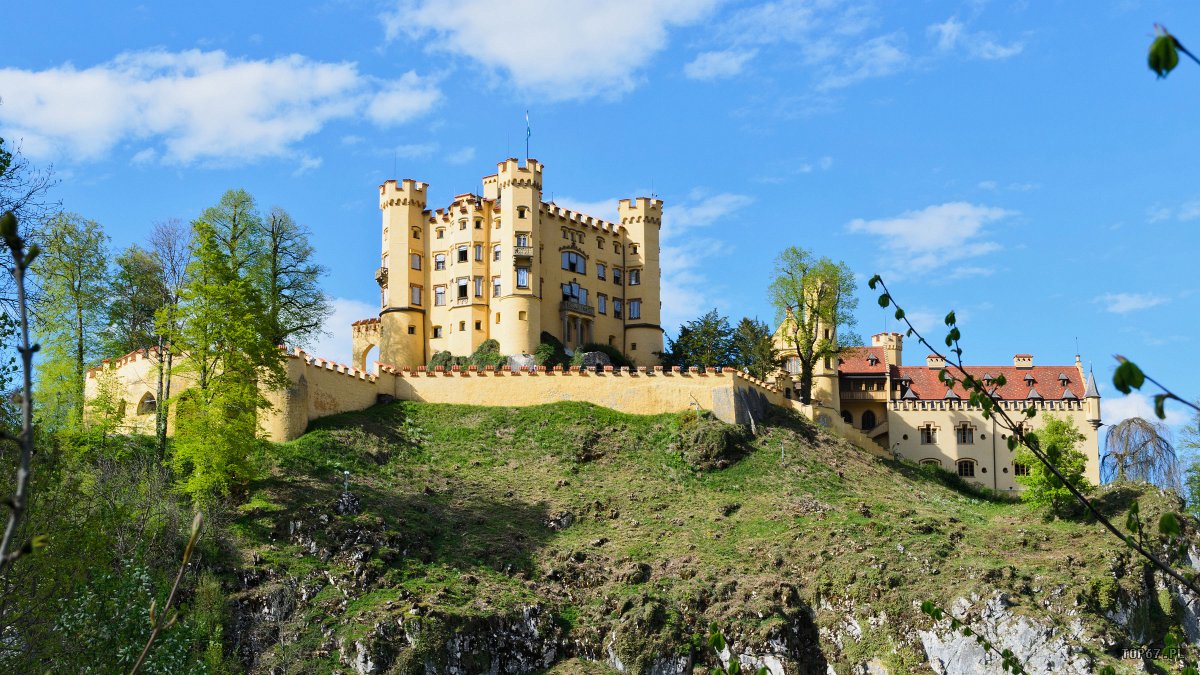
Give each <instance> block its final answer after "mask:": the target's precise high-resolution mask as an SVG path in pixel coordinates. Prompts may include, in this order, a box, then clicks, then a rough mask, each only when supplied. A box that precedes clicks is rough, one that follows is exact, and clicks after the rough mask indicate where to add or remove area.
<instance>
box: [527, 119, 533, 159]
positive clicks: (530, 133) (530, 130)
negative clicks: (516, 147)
mask: <svg viewBox="0 0 1200 675" xmlns="http://www.w3.org/2000/svg"><path fill="white" fill-rule="evenodd" d="M532 134H533V130H532V129H531V128H530V126H529V111H528V110H526V111H525V164H526V165H528V164H529V137H530V136H531V135H532Z"/></svg>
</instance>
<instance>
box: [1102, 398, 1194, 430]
mask: <svg viewBox="0 0 1200 675" xmlns="http://www.w3.org/2000/svg"><path fill="white" fill-rule="evenodd" d="M1166 412H1167V419H1166V420H1162V421H1165V422H1166V423H1167V425H1168V426H1172V427H1179V426H1181V425H1184V424H1187V423H1188V421H1189V418H1190V416H1189V415H1188V413H1187V411H1185V410H1184V409H1183V408H1182V407H1181V406H1178V405H1175V406H1172V405H1171V404H1170V403H1168V404H1167V406H1166ZM1100 415H1101V417H1102V418H1103V419H1104V425H1105V428H1107V429H1111V428H1112V427H1113V426H1115V425H1117V424H1118V423H1120V422H1121V421H1123V420H1127V419H1129V418H1130V417H1141V418H1144V419H1148V420H1150V421H1152V422H1157V421H1159V419H1158V416H1156V415H1155V414H1154V401H1153V399H1152V398H1151V396H1150V395H1147V394H1143V393H1141V392H1140V391H1135V392H1131V393H1129V394H1126V395H1124V396H1112V397H1104V398H1101V399H1100Z"/></svg>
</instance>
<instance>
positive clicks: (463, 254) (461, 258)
mask: <svg viewBox="0 0 1200 675" xmlns="http://www.w3.org/2000/svg"><path fill="white" fill-rule="evenodd" d="M458 262H460V263H465V262H467V247H466V246H459V247H458Z"/></svg>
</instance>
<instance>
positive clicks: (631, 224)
mask: <svg viewBox="0 0 1200 675" xmlns="http://www.w3.org/2000/svg"><path fill="white" fill-rule="evenodd" d="M662 206H663V203H662V200H661V199H650V198H647V197H638V198H637V199H632V200H630V199H622V200H621V201H620V202H619V203H618V205H617V210H618V212H619V214H620V221H621V225H622V226H623V227H624V228H625V231H626V236H627V238H628V240H627V241H626V242H625V247H624V251H623V253H622V267H624V268H625V287H624V289H623V291H622V292H623V293H624V296H625V297H624V302H625V307H626V311H625V344H624V345H623V348H622V351H623V352H625V353H626V354H628V355H629V357H630V358H631V359H632V360H633V362H634V364H636V365H639V366H645V365H653V364H656V363H658V357H657V356H655V353H656V352H661V351H662V349H663V329H662V303H661V302H660V301H659V297H660V296H659V292H660V290H661V286H662V267H661V266H660V264H659V259H658V255H659V251H658V245H659V234H660V232H659V231H660V230H661V229H662Z"/></svg>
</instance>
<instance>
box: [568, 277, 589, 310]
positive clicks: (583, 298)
mask: <svg viewBox="0 0 1200 675" xmlns="http://www.w3.org/2000/svg"><path fill="white" fill-rule="evenodd" d="M587 293H588V292H587V289H586V288H580V287H579V284H577V283H575V282H574V281H572V282H571V283H569V284H563V285H562V299H563V300H564V301H566V302H577V303H579V304H581V305H586V304H587Z"/></svg>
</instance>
